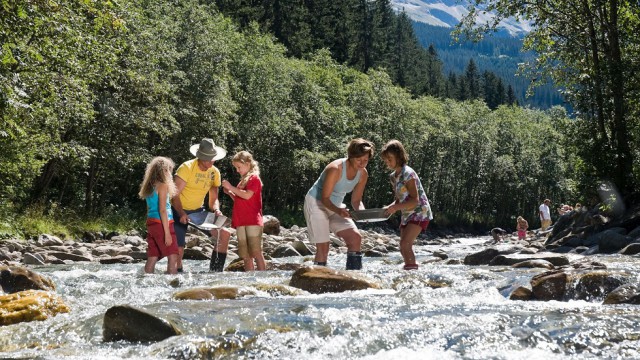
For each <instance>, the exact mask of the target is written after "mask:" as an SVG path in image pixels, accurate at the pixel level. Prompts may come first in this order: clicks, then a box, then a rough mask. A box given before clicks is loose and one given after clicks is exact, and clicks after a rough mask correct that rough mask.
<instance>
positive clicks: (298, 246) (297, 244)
mask: <svg viewBox="0 0 640 360" xmlns="http://www.w3.org/2000/svg"><path fill="white" fill-rule="evenodd" d="M291 246H292V247H293V248H294V249H295V250H296V251H297V252H298V253H299V254H300V255H302V256H309V255H313V252H312V251H311V250H310V249H309V247H308V246H307V244H305V243H304V241H301V240H295V241H293V242H292V243H291Z"/></svg>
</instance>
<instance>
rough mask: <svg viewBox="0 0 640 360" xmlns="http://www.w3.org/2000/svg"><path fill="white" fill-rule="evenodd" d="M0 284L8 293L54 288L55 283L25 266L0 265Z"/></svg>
mask: <svg viewBox="0 0 640 360" xmlns="http://www.w3.org/2000/svg"><path fill="white" fill-rule="evenodd" d="M0 285H1V286H2V290H3V291H4V292H6V293H8V294H11V293H15V292H19V291H24V290H55V289H56V286H55V284H54V283H53V282H52V281H51V280H50V279H48V278H46V277H44V276H41V275H39V274H37V273H35V272H33V271H31V270H29V269H27V268H24V267H20V266H8V267H7V266H0Z"/></svg>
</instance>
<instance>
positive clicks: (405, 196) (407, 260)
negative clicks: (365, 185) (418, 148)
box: [380, 140, 433, 270]
mask: <svg viewBox="0 0 640 360" xmlns="http://www.w3.org/2000/svg"><path fill="white" fill-rule="evenodd" d="M380 156H381V157H382V160H383V161H384V163H385V165H387V167H388V168H389V169H390V170H393V171H392V172H391V174H389V180H390V181H391V186H392V187H393V192H394V194H395V201H394V202H393V203H391V204H389V205H387V206H386V207H385V209H386V211H385V214H386V215H391V214H393V213H395V212H396V211H398V210H400V211H402V221H401V223H400V253H401V254H402V258H403V259H404V269H405V270H417V269H418V264H416V257H415V254H414V252H413V243H414V241H415V240H416V238H417V237H418V235H420V233H421V232H422V231H424V230H426V229H427V226H429V221H430V220H431V219H433V214H432V212H431V206H430V205H429V200H428V199H427V195H426V194H425V192H424V188H423V187H422V183H421V182H420V179H419V178H418V174H416V172H415V171H414V170H413V169H412V168H410V167H409V165H407V162H408V161H409V156H408V155H407V152H406V151H405V149H404V146H403V145H402V143H401V142H400V141H398V140H391V141H389V142H387V143H386V144H385V145H384V146H383V147H382V151H381V153H380Z"/></svg>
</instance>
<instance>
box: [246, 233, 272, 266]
mask: <svg viewBox="0 0 640 360" xmlns="http://www.w3.org/2000/svg"><path fill="white" fill-rule="evenodd" d="M261 241H262V237H258V238H248V239H247V243H248V244H251V245H256V247H257V249H256V248H255V247H253V246H249V255H250V256H251V257H252V258H253V259H255V260H256V267H257V268H258V270H259V271H262V270H266V269H267V265H266V263H265V261H264V255H263V254H262V245H261Z"/></svg>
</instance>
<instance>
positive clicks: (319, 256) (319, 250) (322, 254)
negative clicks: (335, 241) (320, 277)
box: [314, 241, 329, 264]
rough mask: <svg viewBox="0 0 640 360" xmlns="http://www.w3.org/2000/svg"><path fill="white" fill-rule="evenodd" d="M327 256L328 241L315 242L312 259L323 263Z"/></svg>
mask: <svg viewBox="0 0 640 360" xmlns="http://www.w3.org/2000/svg"><path fill="white" fill-rule="evenodd" d="M328 256H329V241H327V242H323V243H317V244H316V256H315V258H314V261H315V262H317V263H325V264H326V262H327V257H328Z"/></svg>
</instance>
